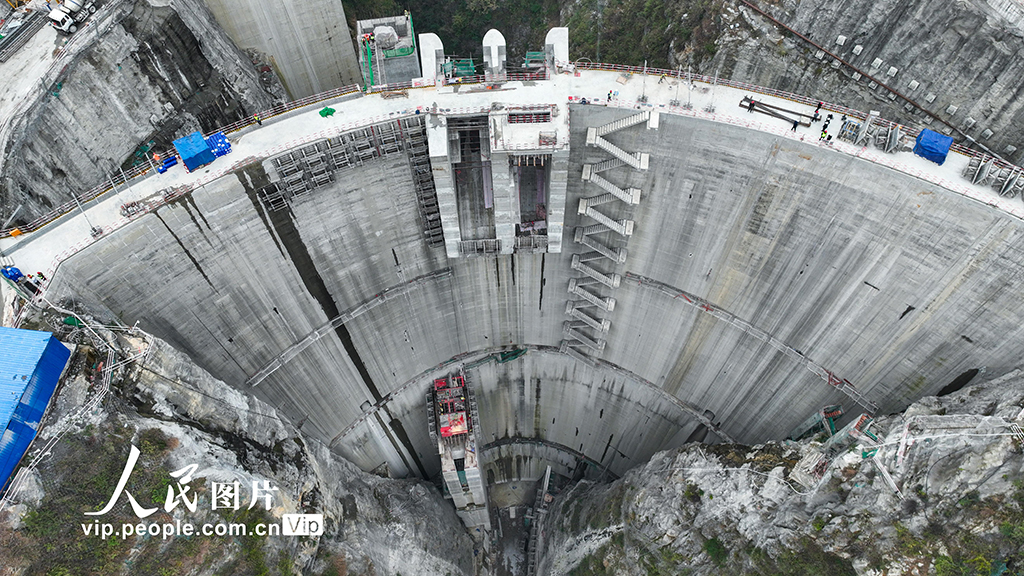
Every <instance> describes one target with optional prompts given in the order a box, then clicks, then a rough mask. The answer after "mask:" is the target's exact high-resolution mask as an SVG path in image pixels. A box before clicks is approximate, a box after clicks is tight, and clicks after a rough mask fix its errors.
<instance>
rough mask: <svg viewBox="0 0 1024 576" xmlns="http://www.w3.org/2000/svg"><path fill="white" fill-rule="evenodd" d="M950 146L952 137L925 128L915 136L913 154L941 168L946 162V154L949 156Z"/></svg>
mask: <svg viewBox="0 0 1024 576" xmlns="http://www.w3.org/2000/svg"><path fill="white" fill-rule="evenodd" d="M952 145H953V137H952V136H943V135H942V134H939V133H938V132H935V131H934V130H928V129H927V128H925V129H924V130H921V133H920V134H918V135H917V144H914V154H917V155H918V156H920V157H921V158H924V159H926V160H931V161H932V162H935V163H936V164H938V165H939V166H942V163H943V162H945V161H946V154H949V147H950V146H952Z"/></svg>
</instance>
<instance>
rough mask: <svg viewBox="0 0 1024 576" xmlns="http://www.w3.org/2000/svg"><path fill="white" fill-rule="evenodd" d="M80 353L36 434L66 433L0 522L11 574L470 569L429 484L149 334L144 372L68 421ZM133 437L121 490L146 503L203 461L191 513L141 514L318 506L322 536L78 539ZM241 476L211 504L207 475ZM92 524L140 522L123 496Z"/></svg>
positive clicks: (81, 385) (207, 517) (464, 538)
mask: <svg viewBox="0 0 1024 576" xmlns="http://www.w3.org/2000/svg"><path fill="white" fill-rule="evenodd" d="M80 352H81V353H82V354H83V356H81V357H80V358H82V360H77V361H75V364H76V366H79V367H82V366H84V370H83V373H82V374H80V375H78V376H76V377H75V379H74V380H73V381H72V382H70V383H68V384H67V385H65V387H64V388H63V390H62V391H61V392H60V396H59V397H58V398H57V399H56V401H55V402H56V403H55V411H56V418H55V419H54V421H51V422H50V423H49V425H48V426H47V428H45V429H44V433H43V435H42V439H43V441H45V440H46V439H47V438H48V437H49V436H51V435H52V434H54V433H56V432H57V431H58V430H60V429H61V428H62V427H63V425H64V424H65V423H67V424H69V426H70V428H69V429H68V432H69V433H68V434H67V435H66V436H65V437H64V439H63V440H62V441H61V442H59V443H58V444H57V445H56V446H55V447H54V448H53V450H52V456H51V457H49V458H48V459H44V460H43V461H42V462H41V463H40V464H39V468H38V469H37V471H36V472H35V473H34V474H33V476H32V478H30V481H29V482H28V484H27V485H26V489H25V490H23V491H22V493H21V494H20V496H19V499H18V500H19V502H20V504H19V505H18V506H15V507H14V514H7V517H6V523H4V522H0V542H4V546H2V547H0V548H4V549H3V550H0V564H2V565H4V566H9V567H11V568H12V569H13V570H14V572H12V573H15V574H26V573H50V574H65V573H78V572H76V570H84V571H85V572H82V573H93V574H101V573H102V574H107V573H110V574H113V573H127V574H155V573H158V570H161V569H167V570H170V571H171V572H173V573H175V574H195V575H200V574H202V575H205V574H244V573H263V574H293V573H303V574H352V575H354V574H397V573H401V574H405V575H406V576H409V575H416V574H421V575H424V576H426V575H431V576H433V575H439V574H451V575H452V576H455V575H466V574H472V573H474V570H475V568H474V558H475V557H474V554H473V542H472V540H471V539H470V537H469V535H468V533H467V532H466V529H465V527H464V526H463V524H462V522H461V521H460V520H459V519H458V517H457V516H456V515H455V511H454V508H453V507H452V506H451V505H450V504H449V503H447V502H445V501H444V500H443V499H442V498H441V495H440V494H439V493H438V492H437V490H436V489H435V488H434V487H433V486H431V485H428V484H424V483H422V482H414V481H399V480H391V479H385V478H380V477H377V476H373V475H371V474H367V473H364V472H361V471H359V470H358V469H356V468H355V467H354V466H352V465H351V464H349V463H348V462H345V461H343V460H341V459H339V458H337V457H336V456H334V455H333V454H331V453H330V452H329V451H328V450H327V449H326V448H325V447H323V446H322V445H319V444H314V443H310V442H308V441H307V440H306V439H304V438H303V436H302V435H301V434H300V433H299V432H298V431H297V430H295V428H293V427H292V426H290V425H289V424H287V423H285V422H283V421H282V420H281V419H280V418H279V417H278V415H277V413H276V412H275V411H274V409H273V408H271V407H270V406H267V405H266V404H263V403H262V402H260V401H259V400H255V399H253V398H251V397H246V396H244V395H243V394H241V393H239V392H237V391H235V390H232V389H231V388H229V387H228V386H227V385H225V384H224V383H223V382H220V381H218V380H215V379H214V378H212V377H211V376H210V375H209V374H208V373H206V372H205V371H203V370H202V369H200V368H198V367H196V366H195V365H194V364H193V363H192V362H191V361H190V360H189V359H188V358H187V357H186V356H184V355H183V354H181V353H179V352H177V351H176V350H175V349H173V348H172V347H171V346H169V345H167V344H166V343H163V342H162V341H156V343H155V346H154V348H153V350H152V352H151V353H150V355H149V356H148V357H147V360H146V363H145V367H144V368H142V369H135V368H133V369H132V371H131V372H130V373H129V374H127V375H125V377H124V378H123V380H121V382H117V380H116V379H115V382H114V387H113V390H112V393H111V394H108V395H107V397H106V399H105V400H104V402H103V403H102V404H101V405H100V408H99V409H98V410H95V411H90V412H88V413H86V414H85V415H84V416H83V417H79V418H77V419H74V418H70V417H69V414H71V413H73V410H74V409H75V408H76V407H78V406H79V405H81V404H82V403H84V402H85V401H86V400H87V399H88V398H89V397H90V395H91V394H90V383H89V380H93V382H94V383H98V373H91V374H89V373H90V369H89V366H91V365H92V362H94V361H95V360H94V359H95V358H97V357H98V358H102V355H96V354H95V353H94V352H91V351H89V350H88V348H87V347H86V348H85V349H83V350H81V351H80ZM83 360H84V361H83ZM93 390H95V388H93ZM93 393H94V392H93ZM136 408H137V409H138V411H137V410H136ZM130 444H134V445H136V446H139V447H140V448H141V450H142V454H143V456H142V458H141V459H140V461H139V463H138V464H137V465H136V467H135V469H134V471H133V473H132V476H131V482H130V483H129V485H128V489H129V490H130V491H131V493H133V494H134V495H135V496H136V497H137V498H138V499H139V500H140V504H142V505H143V506H145V507H148V506H150V505H154V506H158V505H159V504H160V503H161V502H162V500H161V499H160V498H159V495H160V494H162V491H163V490H164V488H163V487H162V486H161V481H160V478H161V477H164V478H168V477H167V476H166V475H167V474H168V473H169V472H170V471H176V470H179V469H182V468H183V467H186V466H188V465H189V464H198V469H197V470H196V471H195V473H194V474H193V476H194V477H195V478H196V480H194V481H193V482H192V483H191V488H193V489H195V490H197V491H198V496H199V506H198V510H197V511H195V512H192V511H189V510H186V509H185V507H184V506H178V507H177V508H176V509H174V510H173V511H172V512H170V513H165V512H164V511H163V509H162V508H161V510H160V511H159V512H158V513H157V514H156V515H154V516H152V517H150V518H149V519H147V520H146V521H147V522H153V521H155V522H160V523H167V522H171V523H174V522H176V521H181V522H191V523H193V524H195V525H199V524H201V523H218V522H224V521H230V522H242V523H248V524H253V523H255V522H266V523H280V522H282V515H283V514H295V513H307V514H323V515H324V517H325V520H326V522H325V524H326V529H325V531H324V534H323V536H320V537H304V538H299V537H287V536H271V537H266V538H257V539H253V538H215V537H205V538H203V537H196V538H184V537H173V538H171V539H163V541H161V539H159V538H157V539H154V538H142V537H129V538H123V539H117V538H115V539H114V540H110V539H108V540H105V541H101V540H100V539H99V538H97V537H95V536H92V537H86V536H83V534H82V532H83V529H80V528H79V525H80V524H79V523H82V522H85V523H88V522H92V517H87V516H84V515H83V513H84V512H85V511H88V510H94V509H96V508H97V507H99V506H102V504H103V502H104V496H102V495H103V494H106V493H107V492H108V491H110V489H111V486H112V485H105V486H104V485H103V484H104V483H106V482H108V481H110V480H111V479H116V478H117V477H119V475H120V472H121V469H122V467H123V466H124V462H125V459H126V455H127V451H128V447H129V445H130ZM38 446H39V444H38V443H37V444H36V447H38ZM236 480H237V481H239V482H240V483H241V485H242V486H243V487H245V488H244V489H243V493H244V496H243V499H242V502H241V510H240V511H239V512H238V513H237V514H234V515H232V514H231V513H230V511H229V512H228V513H227V514H226V515H225V513H224V512H223V511H221V512H215V511H212V510H211V506H210V500H209V498H210V494H209V492H208V488H209V482H211V481H220V482H231V481H236ZM254 480H256V481H262V480H269V481H270V483H271V485H272V486H273V487H276V488H277V491H276V492H275V493H274V499H273V507H272V508H271V510H270V511H269V512H263V511H262V506H257V507H256V508H255V510H253V511H251V512H250V511H248V510H247V509H246V505H247V504H248V503H249V502H248V499H247V496H248V494H249V490H248V486H250V485H251V484H252V481H254ZM170 485H173V483H172V484H170ZM99 486H102V487H101V488H100V489H99V490H96V488H97V487H99ZM97 494H99V495H101V496H100V497H99V500H96V495H97ZM193 494H195V492H193ZM2 516H3V515H0V520H4V518H2ZM101 521H103V522H116V523H117V524H118V525H120V523H121V522H138V520H137V519H135V516H134V515H133V514H132V513H131V510H130V509H129V508H128V506H127V504H126V502H125V501H124V497H122V498H121V502H120V504H119V505H118V506H117V507H115V508H114V510H112V511H111V512H110V514H109V515H108V516H106V517H103V518H102V519H101ZM44 550H45V552H43V551H44ZM83 550H84V551H85V552H82V551H83ZM95 550H103V552H102V553H99V552H95V553H94V551H95ZM61 568H63V569H65V570H67V569H69V568H70V569H71V570H70V571H68V572H61V571H60V569H61ZM169 573H170V572H169Z"/></svg>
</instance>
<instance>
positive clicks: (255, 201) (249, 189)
mask: <svg viewBox="0 0 1024 576" xmlns="http://www.w3.org/2000/svg"><path fill="white" fill-rule="evenodd" d="M254 172H256V171H255V170H251V167H246V168H243V169H242V170H239V171H238V172H235V177H236V178H238V181H239V183H241V184H242V188H244V189H245V195H246V196H248V197H249V201H250V202H252V207H253V209H254V210H256V215H257V216H259V217H260V221H261V222H263V227H264V228H266V229H267V234H270V238H271V239H272V240H273V241H274V246H277V251H278V252H280V253H281V256H285V253H284V248H282V247H281V244H280V243H279V242H278V241H277V236H275V235H274V229H273V228H271V227H270V222H269V221H268V220H267V213H266V211H265V210H264V209H263V204H261V203H260V201H259V198H258V197H257V196H256V187H255V186H254V185H253V184H252V183H251V181H250V178H247V176H250V175H251V174H252V173H254ZM259 174H260V175H261V176H262V180H266V182H264V184H263V185H267V184H268V183H269V178H267V174H266V172H264V171H263V169H262V167H261V168H260V170H259Z"/></svg>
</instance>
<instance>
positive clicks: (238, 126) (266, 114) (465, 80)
mask: <svg viewBox="0 0 1024 576" xmlns="http://www.w3.org/2000/svg"><path fill="white" fill-rule="evenodd" d="M120 1H121V0H119V3H120ZM65 48H67V46H65ZM59 62H60V60H59V59H58V61H56V62H54V66H57V65H58V64H59ZM54 66H52V67H51V68H53V67H54ZM574 66H575V68H576V69H577V70H604V71H616V72H626V73H630V74H644V73H646V74H648V75H655V76H662V75H664V76H666V77H671V78H676V79H680V80H686V81H689V82H701V83H704V84H711V85H716V84H718V85H722V86H728V87H730V88H736V89H739V90H745V91H748V92H752V93H757V94H764V95H767V96H774V97H776V98H782V99H785V100H790V101H793V102H797V103H800V104H805V105H810V106H816V105H817V104H818V103H819V102H821V103H822V108H823V109H826V110H829V111H832V112H837V113H840V114H845V115H847V116H849V117H851V118H857V119H860V120H863V119H866V118H867V116H868V115H867V114H865V113H864V112H862V111H860V110H855V109H853V108H849V107H846V106H842V105H839V104H833V103H829V102H823V101H820V100H816V99H814V98H810V97H807V96H803V95H801V94H794V93H792V92H786V91H784V90H776V89H773V88H766V87H764V86H757V85H754V84H749V83H746V82H739V81H735V80H729V79H724V78H717V77H712V76H707V75H703V74H694V73H691V72H683V71H681V70H669V69H664V68H650V67H643V66H628V65H624V64H609V63H605V62H575V63H574ZM547 78H548V73H547V70H543V71H538V72H533V73H509V74H506V75H505V80H504V81H533V80H545V79H547ZM453 81H454V79H445V80H444V81H443V82H444V83H445V84H451V83H453ZM482 82H485V76H482V75H478V76H465V77H462V78H459V79H458V83H460V84H472V83H482ZM432 85H434V83H433V82H431V81H426V82H423V83H413V82H401V83H395V84H386V85H378V86H373V87H371V88H370V89H369V90H368V91H367V92H368V93H379V92H385V91H393V90H403V89H408V88H417V87H428V86H432ZM361 92H362V91H361V90H360V88H359V86H358V85H354V84H353V85H349V86H342V87H340V88H334V89H332V90H327V91H326V92H321V93H319V94H315V95H312V96H308V97H306V98H302V99H299V100H295V101H293V102H288V103H286V104H279V105H277V106H274V107H273V108H271V109H270V110H266V111H263V112H260V113H259V114H258V115H259V117H260V119H261V120H265V119H270V118H273V117H276V116H280V115H282V114H287V113H289V112H292V111H295V110H298V109H300V108H304V107H306V106H311V105H313V104H318V103H321V102H324V101H327V100H331V99H334V98H339V97H342V96H346V95H350V94H357V93H361ZM459 110H460V111H458V112H453V113H456V114H458V113H476V112H478V111H477V110H469V109H459ZM444 111H445V112H449V113H452V109H445V110H444ZM484 111H486V109H484ZM877 122H878V123H879V124H890V125H897V124H898V123H897V122H892V121H890V120H885V119H878V120H877ZM255 123H256V120H255V118H253V117H252V116H249V117H246V118H242V119H240V120H237V121H235V122H232V123H230V124H228V125H226V126H222V127H220V128H216V129H214V130H212V131H210V132H209V134H213V133H216V132H224V133H225V134H229V133H232V132H237V131H239V130H242V129H244V128H247V127H249V126H251V125H253V124H255ZM899 125H900V126H901V128H902V130H903V131H904V132H905V133H907V134H908V135H909V136H911V137H916V136H917V134H918V133H919V130H918V129H915V128H910V127H907V126H904V125H902V124H899ZM11 128H13V126H11ZM540 147H552V146H551V145H550V144H547V145H544V144H542V145H541V146H540ZM951 149H952V150H953V151H955V152H957V153H959V154H962V155H964V156H967V157H969V158H973V157H981V158H985V159H987V158H991V157H992V156H991V155H990V154H987V153H985V152H982V151H978V150H973V149H971V148H968V147H966V146H963V145H960V144H953V146H952V147H951ZM170 154H173V151H165V152H164V154H163V155H162V156H161V157H166V156H167V155H170ZM993 164H994V165H995V166H997V167H999V168H1003V169H1011V170H1012V169H1013V168H1015V166H1014V165H1013V164H1010V163H1008V162H1005V161H1003V160H1001V159H998V158H996V159H995V161H994V162H993ZM152 169H153V166H152V165H151V164H150V163H148V162H147V163H144V164H140V165H138V166H134V167H132V168H130V169H129V170H125V171H123V172H119V173H118V174H115V175H113V176H111V177H110V178H108V180H107V181H105V182H103V183H102V184H99V185H97V186H95V187H93V188H91V189H89V190H88V191H86V192H84V193H82V194H80V195H79V196H78V197H77V201H76V199H72V200H69V201H67V202H65V203H63V204H61V205H59V206H57V207H56V208H54V209H53V210H51V211H50V212H48V213H46V214H44V215H42V216H40V217H38V218H36V219H35V220H32V221H31V222H29V223H27V224H25V225H22V226H17V227H13V228H7V229H3V230H0V238H7V237H10V236H11V235H12V233H14V232H16V231H17V232H18V233H27V232H33V231H36V230H38V229H40V228H41V227H43V226H45V225H46V224H49V223H50V222H53V221H54V220H56V219H58V218H60V217H61V216H63V215H64V214H67V213H68V212H70V211H71V210H73V209H74V208H75V207H76V206H78V204H79V203H85V202H89V201H92V200H94V199H96V198H98V197H100V196H102V195H103V194H105V193H107V192H109V191H111V190H113V189H115V188H116V187H117V186H120V185H125V184H126V183H127V182H128V181H130V180H132V179H133V178H137V177H139V176H144V175H146V174H147V173H149V171H150V170H152Z"/></svg>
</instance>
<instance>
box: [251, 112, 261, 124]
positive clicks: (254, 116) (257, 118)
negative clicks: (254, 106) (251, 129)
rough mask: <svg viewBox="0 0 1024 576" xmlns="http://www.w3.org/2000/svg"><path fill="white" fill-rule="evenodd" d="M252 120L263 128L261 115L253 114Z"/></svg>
mask: <svg viewBox="0 0 1024 576" xmlns="http://www.w3.org/2000/svg"><path fill="white" fill-rule="evenodd" d="M252 119H253V120H255V121H256V123H257V124H259V125H260V126H263V120H261V119H260V115H259V114H253V115H252Z"/></svg>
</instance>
